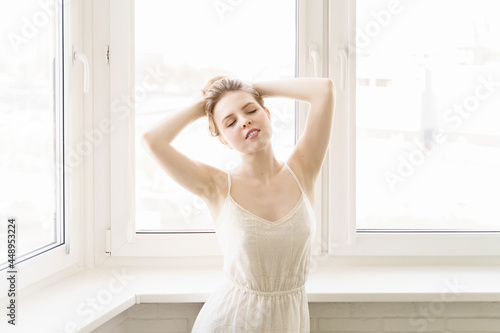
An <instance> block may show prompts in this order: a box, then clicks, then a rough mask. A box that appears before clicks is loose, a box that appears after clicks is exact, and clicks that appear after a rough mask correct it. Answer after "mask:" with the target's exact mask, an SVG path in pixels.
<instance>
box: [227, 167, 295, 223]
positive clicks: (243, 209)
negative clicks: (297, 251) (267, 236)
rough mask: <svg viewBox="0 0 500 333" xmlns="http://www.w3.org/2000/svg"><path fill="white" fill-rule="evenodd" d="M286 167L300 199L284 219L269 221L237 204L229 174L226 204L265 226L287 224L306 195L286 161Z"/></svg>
mask: <svg viewBox="0 0 500 333" xmlns="http://www.w3.org/2000/svg"><path fill="white" fill-rule="evenodd" d="M284 167H285V168H286V169H287V170H288V172H289V173H290V175H291V176H292V178H293V179H294V180H295V183H296V184H297V186H298V187H299V191H300V198H299V200H298V201H297V203H296V204H295V206H294V207H293V208H292V209H291V210H290V211H289V212H288V214H286V215H285V216H283V217H282V218H280V219H278V220H276V221H269V220H267V219H265V218H263V217H260V216H258V215H257V214H254V213H252V212H251V211H249V210H248V209H246V208H245V207H243V206H241V205H240V204H239V203H237V202H236V200H234V198H233V197H232V196H231V175H230V174H229V173H227V176H228V191H227V196H226V200H225V203H227V202H228V201H230V202H232V203H233V205H234V206H236V207H237V208H239V209H240V210H241V211H243V212H245V213H246V214H247V215H250V216H252V217H253V218H255V219H256V220H258V221H260V222H262V223H264V224H267V225H277V224H281V223H282V222H285V221H287V220H289V219H290V218H291V216H292V215H293V214H294V213H295V211H296V210H297V209H298V208H299V206H300V204H301V202H302V201H304V199H305V194H304V191H303V189H302V186H301V184H300V182H299V179H298V178H297V176H296V175H295V173H294V172H293V170H292V169H291V168H290V166H289V165H288V163H287V162H286V161H284ZM224 206H225V204H224ZM221 213H222V212H221Z"/></svg>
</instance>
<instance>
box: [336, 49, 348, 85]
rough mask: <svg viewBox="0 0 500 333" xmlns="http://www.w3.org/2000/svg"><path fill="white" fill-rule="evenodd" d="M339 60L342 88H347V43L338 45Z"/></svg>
mask: <svg viewBox="0 0 500 333" xmlns="http://www.w3.org/2000/svg"><path fill="white" fill-rule="evenodd" d="M337 61H339V62H340V89H342V90H345V86H346V84H347V79H348V76H347V48H346V47H345V45H338V46H337Z"/></svg>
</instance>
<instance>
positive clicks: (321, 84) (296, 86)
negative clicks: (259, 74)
mask: <svg viewBox="0 0 500 333" xmlns="http://www.w3.org/2000/svg"><path fill="white" fill-rule="evenodd" d="M252 85H253V87H254V88H255V89H257V91H258V92H259V94H260V95H261V96H262V97H264V98H266V97H285V98H291V99H295V100H298V101H303V102H308V103H311V102H313V101H314V100H316V99H318V98H320V99H321V98H325V95H328V94H330V93H333V90H334V86H333V82H332V80H330V79H328V78H295V79H284V80H274V81H255V82H252Z"/></svg>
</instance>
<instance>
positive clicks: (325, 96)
mask: <svg viewBox="0 0 500 333" xmlns="http://www.w3.org/2000/svg"><path fill="white" fill-rule="evenodd" d="M253 86H254V88H255V89H257V91H258V92H259V94H260V95H261V96H263V97H264V98H265V97H284V98H291V99H295V100H298V101H302V102H306V103H308V104H309V105H310V108H309V113H308V115H307V120H306V126H305V129H304V132H303V133H302V135H301V136H300V138H299V141H298V142H297V144H296V145H295V148H294V150H293V151H292V154H291V156H290V157H289V159H290V160H294V161H297V163H299V166H300V168H301V169H302V171H303V174H304V176H305V177H307V178H308V179H309V180H312V181H313V183H314V181H315V180H316V178H317V176H318V175H319V172H320V170H321V166H322V164H323V160H324V157H325V155H326V152H327V150H328V146H329V143H330V137H331V132H332V128H333V116H334V110H335V85H334V83H333V81H332V80H331V79H328V78H296V79H288V80H277V81H257V82H253Z"/></svg>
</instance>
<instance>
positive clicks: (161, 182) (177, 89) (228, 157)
mask: <svg viewBox="0 0 500 333" xmlns="http://www.w3.org/2000/svg"><path fill="white" fill-rule="evenodd" d="M97 7H99V9H98V11H99V13H106V12H107V11H109V13H110V20H109V40H107V39H106V34H104V33H101V34H99V35H96V43H97V44H99V45H109V50H110V52H109V54H110V58H109V59H110V60H109V96H108V95H107V93H108V92H107V91H106V89H107V88H106V86H105V85H103V86H102V87H101V88H102V89H96V91H95V93H96V97H97V95H100V96H102V97H101V98H99V97H97V100H98V101H99V102H98V103H101V101H102V104H100V105H101V106H102V111H97V113H98V116H97V118H101V117H104V118H106V117H109V119H110V122H111V123H112V124H113V126H114V129H113V131H112V132H111V133H110V145H109V160H107V159H106V158H104V157H103V156H100V157H99V161H97V163H96V172H97V173H98V174H100V175H102V176H98V177H99V178H100V177H102V179H106V177H109V178H110V182H109V184H106V183H102V182H101V183H98V184H96V193H98V195H99V196H101V194H102V197H101V198H102V201H101V200H99V201H98V200H97V199H96V203H97V204H98V205H101V208H102V209H101V210H100V214H99V216H97V217H96V219H97V221H98V223H100V224H99V225H100V227H98V230H101V231H102V232H103V234H104V233H105V232H106V230H107V237H109V238H105V237H103V240H105V239H107V240H108V241H107V243H106V244H108V247H107V248H106V251H102V247H103V245H101V246H99V245H96V249H97V250H98V255H100V256H101V258H100V259H99V260H98V262H104V261H108V260H111V261H110V263H112V262H115V260H116V261H117V262H118V261H119V260H120V259H121V257H128V258H127V260H132V261H133V260H134V259H133V258H132V257H143V256H153V257H157V256H183V257H186V256H193V257H197V256H202V257H206V256H215V257H217V258H220V255H221V254H222V253H221V251H220V246H219V243H218V239H217V237H216V235H215V232H214V230H213V228H212V224H211V216H210V215H209V213H208V209H207V207H206V206H205V204H204V202H203V201H202V200H201V199H200V198H197V197H195V196H193V195H192V194H191V193H189V192H187V191H185V190H184V189H183V188H181V187H180V186H178V185H177V184H176V183H174V182H172V180H171V179H169V177H168V176H167V175H166V174H165V172H164V171H163V170H162V169H161V168H160V167H159V166H158V165H157V163H155V162H154V161H153V160H152V159H151V157H150V156H148V155H147V152H146V151H144V149H143V147H142V145H141V143H140V138H141V134H142V133H143V132H144V131H145V130H146V128H147V127H149V126H151V125H152V124H153V123H154V122H155V121H158V120H159V119H160V118H163V117H165V116H166V115H167V114H168V113H169V112H172V111H178V110H179V108H181V107H184V106H187V105H188V103H189V102H190V101H192V99H193V95H194V94H196V93H199V91H198V89H201V88H202V87H203V85H204V84H205V83H206V81H207V80H208V79H209V78H211V77H213V76H215V75H233V76H237V77H240V78H242V79H244V80H272V79H279V78H291V77H295V76H313V75H326V71H327V68H328V67H327V66H326V64H325V62H326V58H325V52H326V48H325V47H324V45H323V43H324V40H325V39H324V35H325V34H324V31H323V29H322V27H323V24H324V22H325V21H324V19H323V16H324V13H325V12H324V11H323V10H324V4H323V3H322V2H306V1H302V0H300V1H289V0H287V1H284V0H283V1H276V2H274V1H273V2H272V3H269V2H263V1H261V2H253V1H252V2H237V1H209V2H206V1H190V2H182V3H177V2H176V3H175V4H173V3H170V2H165V1H153V0H148V1H140V2H139V1H132V0H127V1H116V0H111V1H110V4H109V8H107V7H106V6H105V5H104V4H102V5H101V4H97ZM160 13H162V15H160ZM103 15H104V16H102V17H103V18H102V19H96V21H95V24H98V25H102V26H106V25H107V24H108V22H106V20H104V17H105V14H103ZM318 15H319V17H320V18H319V19H318ZM178 18H181V19H180V20H179V19H178ZM276 22H279V24H276ZM306 25H307V27H308V29H305V26H306ZM301 27H302V28H301ZM306 32H307V33H306ZM124 35H126V36H132V38H123V36H124ZM310 46H314V48H311V49H310ZM211 50H217V52H215V51H212V52H210V51H211ZM313 51H314V52H313ZM102 70H104V71H105V68H104V67H102V69H101V70H98V69H95V72H94V73H95V75H100V76H102V79H103V80H104V81H103V82H105V80H107V79H108V78H107V76H106V75H107V74H106V72H103V71H102ZM108 98H109V105H110V106H111V108H110V110H109V114H107V113H106V110H105V108H106V105H107V102H106V101H107V100H108ZM266 104H267V106H268V107H269V109H270V110H271V117H272V123H273V126H274V130H275V131H274V136H273V146H274V148H275V152H276V155H277V157H278V158H280V159H284V158H285V157H286V156H288V154H289V152H290V151H291V149H292V148H293V146H294V145H295V142H296V138H297V137H298V135H300V133H301V131H303V127H304V124H305V119H306V115H307V109H308V108H307V105H306V104H305V103H296V102H294V101H291V100H287V99H277V98H276V99H274V98H273V99H267V100H266ZM193 138H194V139H193ZM172 144H173V145H174V146H176V147H178V148H179V150H181V151H183V152H184V153H186V154H187V155H188V156H190V157H191V158H193V159H198V160H201V161H203V162H205V163H207V164H211V165H214V166H216V167H218V168H220V169H223V170H227V169H229V168H231V167H233V166H235V165H236V164H237V163H239V158H238V156H237V155H235V154H234V152H231V151H229V149H227V148H226V147H225V146H223V145H222V144H220V143H219V141H218V140H217V139H216V138H212V137H210V136H209V134H208V122H207V121H206V119H204V118H202V119H199V120H198V121H196V122H194V123H193V124H190V125H189V126H188V127H187V128H185V129H184V130H183V131H182V132H181V133H180V135H179V137H178V138H176V140H174V141H173V143H172ZM104 149H108V147H105V148H104ZM206 151H210V152H212V153H213V155H211V154H206V153H205V152H206ZM212 156H218V157H220V156H223V157H222V158H221V159H220V160H215V159H214V158H213V157H212ZM108 163H109V164H108ZM108 165H109V168H107V166H108ZM321 190H322V188H321V185H320V186H318V189H317V193H318V194H317V195H318V197H319V196H320V194H319V193H320V191H321ZM108 191H109V193H110V194H111V195H110V197H109V198H108V196H106V195H105V193H108ZM108 199H109V200H110V201H109V211H108V210H107V204H106V202H107V200H108ZM320 207H321V203H317V207H315V209H316V211H317V216H318V217H319V218H318V225H319V224H321V223H326V216H324V215H322V212H321V208H320ZM108 220H109V221H110V222H109V223H108V222H107V221H108ZM318 229H319V230H321V228H320V227H318V228H317V230H318ZM319 234H320V233H318V235H319ZM318 237H319V236H318ZM317 242H319V238H318V239H317ZM103 243H104V242H103ZM318 251H319V247H318ZM104 252H107V255H111V258H107V257H106V256H105V255H104ZM136 260H137V261H138V262H139V260H140V258H137V259H136Z"/></svg>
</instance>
